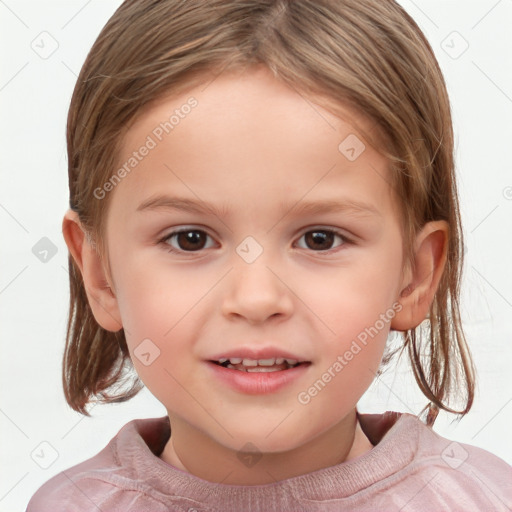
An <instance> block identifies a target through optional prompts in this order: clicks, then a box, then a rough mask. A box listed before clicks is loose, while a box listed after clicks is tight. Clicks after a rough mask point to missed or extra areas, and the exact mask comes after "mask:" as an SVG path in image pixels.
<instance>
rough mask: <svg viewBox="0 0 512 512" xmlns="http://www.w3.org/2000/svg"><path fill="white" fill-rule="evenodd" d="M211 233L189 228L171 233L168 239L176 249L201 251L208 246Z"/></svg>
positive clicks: (167, 241)
mask: <svg viewBox="0 0 512 512" xmlns="http://www.w3.org/2000/svg"><path fill="white" fill-rule="evenodd" d="M209 238H210V237H209V235H208V234H206V233H205V232H204V231H201V230H198V229H187V230H184V231H176V232H174V233H171V234H170V235H169V236H168V237H167V238H166V239H165V241H166V243H168V244H169V245H170V246H171V247H172V249H174V250H176V251H187V252H191V251H199V250H201V249H204V248H205V247H206V244H207V242H208V239H209Z"/></svg>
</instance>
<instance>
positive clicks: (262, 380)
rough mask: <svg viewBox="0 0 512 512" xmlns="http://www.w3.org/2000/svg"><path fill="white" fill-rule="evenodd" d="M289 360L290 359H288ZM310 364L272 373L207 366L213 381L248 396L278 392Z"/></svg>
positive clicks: (213, 364)
mask: <svg viewBox="0 0 512 512" xmlns="http://www.w3.org/2000/svg"><path fill="white" fill-rule="evenodd" d="M274 353H275V352H274ZM239 357H240V356H239ZM264 357H267V356H263V357H261V356H259V357H257V358H255V359H263V358H264ZM282 357H284V356H282ZM290 359H292V358H291V357H290ZM310 364H311V363H302V364H299V365H297V366H295V367H293V368H290V369H288V370H281V371H274V372H244V371H240V370H234V369H232V368H225V367H223V366H220V365H218V364H216V363H214V362H212V361H208V362H207V366H208V368H210V371H211V372H212V376H213V377H214V378H215V379H219V380H220V381H221V382H222V383H224V384H225V385H227V386H229V387H230V388H233V389H235V390H236V391H239V392H241V393H246V394H249V395H264V394H269V393H275V392H277V391H279V390H280V389H282V388H284V387H285V386H287V385H289V384H291V383H292V382H293V381H295V380H297V379H299V378H300V377H301V376H303V375H304V373H305V372H306V371H307V370H308V367H309V366H310Z"/></svg>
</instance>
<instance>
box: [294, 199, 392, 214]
mask: <svg viewBox="0 0 512 512" xmlns="http://www.w3.org/2000/svg"><path fill="white" fill-rule="evenodd" d="M287 211H288V213H287V215H296V216H300V215H318V214H322V213H345V214H348V215H355V216H362V217H368V216H378V217H382V213H381V212H379V210H377V208H375V206H373V205H371V204H369V203H364V202H362V201H355V200H352V199H351V200H346V201H333V200H326V201H310V202H301V203H298V204H296V205H294V206H293V207H288V210H287Z"/></svg>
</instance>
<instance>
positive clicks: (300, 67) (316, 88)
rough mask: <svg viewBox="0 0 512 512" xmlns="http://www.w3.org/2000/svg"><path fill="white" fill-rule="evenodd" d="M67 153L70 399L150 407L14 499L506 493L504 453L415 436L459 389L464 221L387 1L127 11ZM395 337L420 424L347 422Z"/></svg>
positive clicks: (94, 65)
mask: <svg viewBox="0 0 512 512" xmlns="http://www.w3.org/2000/svg"><path fill="white" fill-rule="evenodd" d="M67 142H68V156H69V186H70V207H71V209H70V210H69V211H68V212H67V213H66V215H65V218H64V222H63V232H64V237H65V240H66V243H67V245H68V247H69V250H70V253H71V254H70V259H69V268H70V276H71V309H70V316H69V323H68V337H67V344H66V351H65V357H64V372H63V377H64V388H65V393H66V398H67V400H68V402H69V404H70V405H71V407H73V408H74V409H75V410H77V411H80V412H82V413H84V414H88V413H87V410H86V406H87V404H88V403H90V402H91V401H93V400H96V401H98V400H99V401H104V402H111V401H121V400H126V399H129V398H130V397H132V396H133V395H135V394H136V393H137V392H138V391H139V390H140V388H141V386H142V383H143V384H144V385H146V386H147V387H148V388H149V390H150V391H151V392H152V393H153V394H154V395H155V396H156V397H157V399H158V400H160V401H161V403H162V404H163V405H164V406H165V408H166V410H167V415H166V416H165V417H163V418H156V419H142V420H134V421H132V422H130V423H128V424H127V425H126V426H125V427H123V429H121V431H120V432H119V433H118V434H117V435H116V436H115V438H114V439H112V441H111V442H110V443H109V444H108V446H107V447H105V448H104V449H103V450H102V451H101V452H100V453H98V454H97V455H96V456H94V457H93V458H91V459H90V460H87V461H85V462H83V463H81V464H78V465H77V466H75V467H73V468H71V469H69V470H66V471H63V472H62V473H60V474H59V475H57V476H55V477H54V478H52V479H51V480H50V481H49V482H47V483H46V484H45V485H43V486H42V487H41V489H39V491H38V492H37V493H36V494H35V495H34V496H33V498H32V500H31V501H30V503H29V506H28V511H30V512H45V511H51V512H55V511H64V510H65V511H103V512H107V511H123V512H127V511H151V512H158V511H167V510H173V511H178V510H179V511H207V510H208V511H214V510H217V511H270V510H272V511H284V510H294V511H298V510H311V511H313V510H314V511H320V510H321V511H328V510H329V511H331V510H332V511H335V510H336V511H339V510H350V511H362V510H365V511H370V510H393V511H394V510H396V511H398V510H402V511H409V512H411V511H425V510H494V511H497V510H499V511H505V510H510V509H511V508H512V488H511V483H512V469H511V468H510V467H509V466H508V465H507V464H506V463H505V462H504V461H502V460H501V459H499V458H498V457H496V456H494V455H492V454H490V453H488V452H486V451H484V450H482V449H479V448H475V447H472V446H468V445H462V444H459V443H455V442H451V441H449V440H447V439H444V438H442V437H440V436H439V435H437V434H436V433H434V432H433V430H432V429H431V427H432V425H433V423H434V421H435V418H436V416H437V414H438V412H439V410H441V409H443V410H445V411H449V412H451V413H455V414H459V415H464V414H466V413H467V412H468V411H469V410H470V407H471V404H472V401H473V393H474V377H473V367H472V363H471V359H470V356H469V353H468V349H467V347H466V343H465V340H464V334H463V331H462V328H461V322H460V317H459V284H460V272H461V266H462V251H461V248H462V236H461V225H460V217H459V209H458V198H457V189H456V183H455V175H454V162H453V134H452V124H451V117H450V106H449V101H448V97H447V92H446V88H445V84H444V81H443V77H442V75H441V72H440V69H439V66H438V64H437V62H436V59H435V57H434V54H433V52H432V50H431V48H430V46H429V44H428V42H427V41H426V39H425V37H424V36H423V34H422V33H421V31H420V30H419V28H418V27H417V25H416V24H415V23H414V21H413V20H412V19H411V18H410V17H409V16H408V15H407V14H406V13H405V12H404V10H403V9H402V8H401V7H399V6H398V5H397V4H396V3H395V2H394V1H392V0H386V1H382V0H321V1H320V0H315V1H313V0H298V1H294V2H289V1H286V0H244V1H232V0H230V1H228V0H212V1H208V2H203V1H201V0H188V1H186V2H178V1H176V0H161V1H156V0H128V1H126V2H124V3H123V5H121V7H120V8H119V9H118V10H117V12H116V13H115V14H114V16H113V17H112V18H111V19H110V21H109V22H108V23H107V25H106V26H105V27H104V29H103V31H102V32H101V34H100V35H99V37H98V39H97V41H96V42H95V44H94V46H93V48H92V49H91V51H90V53H89V55H88V57H87V60H86V62H85V64H84V66H83V68H82V70H81V73H80V76H79V78H78V81H77V85H76V88H75V91H74V94H73V98H72V101H71V106H70V111H69V119H68V132H67ZM420 324H421V325H420ZM391 331H395V332H396V333H401V334H400V335H401V340H402V341H401V347H399V349H400V350H405V351H406V352H407V353H408V355H409V357H410V361H411V366H412V370H413V372H414V375H415V377H416V381H417V383H418V385H419V387H420V388H421V390H422V392H423V393H424V394H425V396H426V398H427V399H428V405H427V407H426V408H425V411H424V413H425V414H424V415H423V416H422V417H421V418H417V417H416V416H413V415H410V414H399V413H394V412H388V413H386V414H383V415H364V414H359V413H358V411H357V408H356V405H357V402H358V400H359V399H360V397H361V396H362V395H363V393H364V392H365V390H366V389H367V388H368V387H369V385H370V384H371V382H372V380H373V379H374V377H375V376H376V375H377V374H378V372H379V370H380V369H381V367H382V366H383V365H385V364H386V363H387V362H388V361H389V359H390V358H391V356H392V355H393V349H392V347H391V346H390V345H389V343H388V342H387V341H388V335H389V334H390V332H391ZM132 365H133V367H134V369H135V370H136V373H137V375H138V377H135V376H134V375H133V373H132V372H131V370H132ZM139 379H140V380H139Z"/></svg>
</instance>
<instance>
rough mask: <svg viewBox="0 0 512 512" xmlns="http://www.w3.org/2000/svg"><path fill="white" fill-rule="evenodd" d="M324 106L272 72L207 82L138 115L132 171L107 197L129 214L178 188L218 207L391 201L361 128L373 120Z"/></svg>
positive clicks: (128, 144) (129, 151)
mask: <svg viewBox="0 0 512 512" xmlns="http://www.w3.org/2000/svg"><path fill="white" fill-rule="evenodd" d="M325 106H326V103H324V106H320V104H319V103H314V102H313V101H312V100H311V99H309V98H308V97H306V96H304V95H303V94H302V93H300V92H299V91H297V90H295V89H293V88H291V87H289V86H288V85H286V84H284V83H283V82H281V81H279V80H277V79H275V78H274V77H273V76H272V75H271V72H270V71H269V70H268V69H266V68H261V67H260V68H253V69H251V70H250V71H245V72H237V73H233V72H231V73H225V74H221V75H219V76H217V77H212V78H209V77H205V80H204V82H203V83H201V84H199V85H196V86H193V87H192V88H191V89H189V90H187V91H185V92H181V93H180V94H177V95H169V96H167V97H164V98H161V99H160V100H158V101H156V102H153V103H152V104H151V105H150V106H148V107H146V108H145V109H144V111H143V112H142V113H141V115H139V116H138V118H137V119H136V121H135V123H134V124H133V125H132V126H131V127H130V129H129V130H128V132H127V134H126V136H125V138H124V140H123V144H122V149H121V152H120V158H119V162H118V164H119V168H122V167H124V168H125V171H126V172H124V173H123V174H124V177H123V179H122V182H120V183H119V184H118V185H116V187H115V191H114V192H115V193H114V197H113V198H110V199H111V200H113V201H114V202H117V203H118V206H119V205H121V207H122V208H123V209H125V210H126V212H128V210H130V211H133V210H135V209H136V208H137V207H138V206H139V205H140V203H141V202H142V201H143V200H147V199H148V198H150V197H151V196H154V195H155V194H157V193H161V192H162V191H163V190H164V189H166V190H168V191H170V190H171V189H172V190H173V191H176V189H179V191H180V192H185V193H186V194H188V195H189V197H193V196H194V195H196V196H198V192H199V191H201V194H203V195H207V196H208V197H209V199H213V200H215V201H222V200H223V199H225V200H226V201H233V200H235V199H236V198H239V199H240V204H243V203H244V202H246V201H247V200H249V201H250V202H251V206H252V207H253V208H254V207H255V206H256V205H258V204H259V205H260V206H264V205H266V206H269V203H270V199H271V197H272V194H274V195H275V192H276V190H278V191H279V192H280V194H281V198H280V202H281V203H282V200H283V199H287V196H290V197H289V198H290V199H293V200H297V199H299V198H300V197H301V196H303V195H305V194H308V196H309V198H313V197H314V196H315V194H322V193H323V192H325V191H329V190H330V189H331V190H332V187H337V186H342V187H343V186H344V187H345V188H347V189H348V187H349V186H351V187H352V189H353V190H352V193H355V189H358V190H359V192H358V194H359V195H361V196H365V195H367V196H373V199H372V198H371V197H367V198H366V199H372V200H373V201H375V200H377V201H380V200H384V199H385V196H386V194H385V193H383V192H386V187H387V185H388V183H387V181H386V177H387V173H388V172H389V171H388V169H387V162H386V161H385V159H384V158H382V157H381V156H380V155H379V154H378V152H377V151H376V150H375V149H374V148H372V147H371V146H369V145H368V143H367V142H366V141H365V140H364V139H363V135H362V134H361V131H359V130H358V129H356V127H355V125H357V127H359V128H361V129H362V130H364V131H366V130H368V131H371V129H372V123H371V121H370V120H368V119H367V118H365V117H364V116H363V115H361V114H359V113H358V112H357V111H355V110H354V109H351V108H350V106H341V105H337V108H338V110H337V111H336V112H337V115H334V114H333V113H332V111H331V109H329V108H328V107H327V108H325ZM340 113H341V114H340ZM142 153H144V155H142ZM368 178H371V181H372V182H373V183H374V185H375V186H374V187H373V188H374V189H375V190H373V191H372V190H369V189H368V185H369V181H368ZM388 181H389V180H388ZM354 187H355V188H354ZM365 190H366V193H365ZM116 196H117V197H118V199H116ZM121 197H122V198H123V201H121V200H120V198H121ZM360 199H364V197H361V198H360ZM135 203H137V204H135ZM245 206H246V207H247V208H248V207H249V205H248V204H246V205H245Z"/></svg>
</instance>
